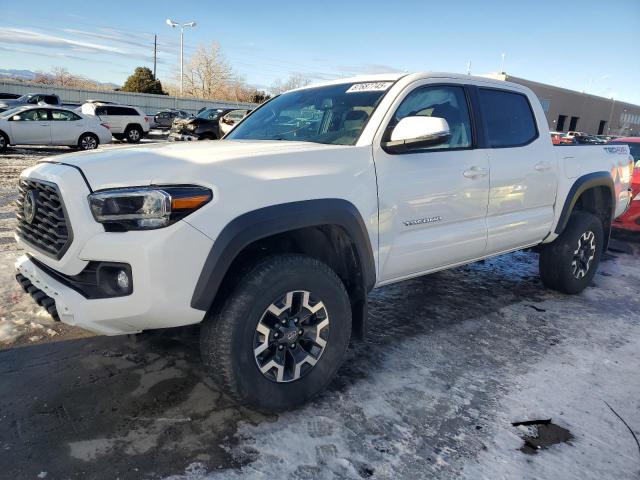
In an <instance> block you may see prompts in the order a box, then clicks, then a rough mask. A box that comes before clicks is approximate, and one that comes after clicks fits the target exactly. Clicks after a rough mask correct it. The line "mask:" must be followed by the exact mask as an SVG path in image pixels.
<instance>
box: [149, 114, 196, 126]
mask: <svg viewBox="0 0 640 480" xmlns="http://www.w3.org/2000/svg"><path fill="white" fill-rule="evenodd" d="M192 117H193V115H191V114H190V113H189V112H185V111H184V110H162V111H160V112H158V113H156V114H155V115H154V116H153V122H154V125H153V126H154V128H171V124H172V123H173V121H174V120H175V119H176V118H192Z"/></svg>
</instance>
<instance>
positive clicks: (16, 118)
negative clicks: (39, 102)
mask: <svg viewBox="0 0 640 480" xmlns="http://www.w3.org/2000/svg"><path fill="white" fill-rule="evenodd" d="M19 120H22V117H21V116H20V115H14V116H13V117H11V121H13V122H17V121H19Z"/></svg>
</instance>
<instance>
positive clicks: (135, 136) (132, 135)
mask: <svg viewBox="0 0 640 480" xmlns="http://www.w3.org/2000/svg"><path fill="white" fill-rule="evenodd" d="M129 139H130V140H133V141H134V142H136V141H138V140H140V132H139V131H138V130H137V129H135V128H132V129H131V130H129Z"/></svg>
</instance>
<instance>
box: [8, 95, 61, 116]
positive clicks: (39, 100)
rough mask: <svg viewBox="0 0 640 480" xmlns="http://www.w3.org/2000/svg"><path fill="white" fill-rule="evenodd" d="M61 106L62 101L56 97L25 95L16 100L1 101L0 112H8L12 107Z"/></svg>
mask: <svg viewBox="0 0 640 480" xmlns="http://www.w3.org/2000/svg"><path fill="white" fill-rule="evenodd" d="M38 104H46V105H62V101H61V100H60V97H59V96H58V95H53V94H45V93H27V94H25V95H22V96H20V97H18V98H16V99H13V100H12V99H3V100H0V112H2V111H4V110H8V109H10V108H13V107H19V106H20V105H38Z"/></svg>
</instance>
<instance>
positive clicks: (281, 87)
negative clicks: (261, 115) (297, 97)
mask: <svg viewBox="0 0 640 480" xmlns="http://www.w3.org/2000/svg"><path fill="white" fill-rule="evenodd" d="M310 83H311V80H310V79H309V78H307V77H305V76H304V75H301V74H299V73H296V74H293V75H291V76H290V77H289V78H288V79H287V80H286V81H284V82H283V81H282V80H280V79H278V80H276V81H275V82H274V83H273V85H271V91H272V92H273V93H274V94H275V95H278V94H280V93H282V92H286V91H288V90H293V89H294V88H300V87H306V86H307V85H309V84H310Z"/></svg>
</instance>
